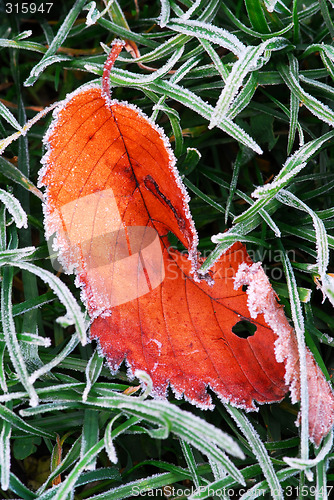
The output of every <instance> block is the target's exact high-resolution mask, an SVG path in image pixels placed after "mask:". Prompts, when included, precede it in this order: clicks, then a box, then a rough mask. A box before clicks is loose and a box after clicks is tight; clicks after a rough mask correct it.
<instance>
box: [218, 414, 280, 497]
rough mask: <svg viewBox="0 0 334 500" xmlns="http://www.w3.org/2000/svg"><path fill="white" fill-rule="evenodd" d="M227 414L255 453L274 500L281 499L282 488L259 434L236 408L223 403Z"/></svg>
mask: <svg viewBox="0 0 334 500" xmlns="http://www.w3.org/2000/svg"><path fill="white" fill-rule="evenodd" d="M225 408H226V409H227V411H228V412H229V414H230V415H231V416H232V417H233V419H234V420H235V422H236V423H237V425H238V427H239V428H240V430H241V431H242V433H243V434H244V436H245V437H246V439H247V442H248V443H249V445H250V446H251V448H252V451H253V453H254V454H255V456H256V458H257V461H258V464H259V465H260V466H261V469H262V472H263V475H264V477H265V478H266V479H267V481H268V485H269V487H270V492H271V496H272V498H273V499H275V500H283V498H284V497H283V490H282V487H281V485H280V482H279V480H278V477H277V475H276V473H275V470H274V467H273V465H272V463H271V460H270V458H269V455H268V452H267V450H266V449H265V447H264V444H263V443H262V441H261V439H260V437H259V435H258V434H257V432H256V430H255V429H254V427H253V426H252V424H251V423H250V421H249V420H248V418H247V417H246V416H245V415H244V414H243V413H242V412H241V411H239V410H238V409H237V408H233V407H232V406H230V405H225Z"/></svg>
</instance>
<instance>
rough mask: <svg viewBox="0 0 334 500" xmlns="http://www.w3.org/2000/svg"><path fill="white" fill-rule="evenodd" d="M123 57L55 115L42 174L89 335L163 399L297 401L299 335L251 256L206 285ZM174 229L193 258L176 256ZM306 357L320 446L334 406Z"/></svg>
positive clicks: (182, 202) (162, 148)
mask: <svg viewBox="0 0 334 500" xmlns="http://www.w3.org/2000/svg"><path fill="white" fill-rule="evenodd" d="M121 48H122V44H121V43H116V44H114V46H113V49H112V51H111V54H110V56H109V57H108V60H107V63H106V66H105V70H104V75H103V85H102V89H101V88H100V87H97V86H89V87H86V88H84V89H81V90H78V91H76V92H74V93H73V94H71V95H70V96H69V97H68V98H67V100H66V101H65V103H63V104H62V106H60V107H59V109H58V110H57V113H56V115H55V119H54V122H53V124H52V126H51V127H50V129H49V132H48V134H47V136H46V142H47V145H48V153H47V154H46V156H45V158H44V164H45V168H44V169H43V171H42V172H41V184H42V185H45V186H47V194H46V200H47V201H46V208H45V226H46V232H47V237H49V236H51V234H52V233H54V232H56V233H57V239H56V245H58V248H59V250H60V252H59V254H60V259H61V261H62V263H63V265H64V267H65V269H66V270H67V271H68V272H72V271H73V269H75V272H76V274H77V284H78V285H80V286H81V287H82V294H83V299H84V300H85V302H86V304H87V306H88V308H89V312H90V314H91V317H92V318H93V319H94V321H93V323H92V327H91V336H92V338H96V339H97V340H98V341H99V343H100V346H101V349H102V352H103V353H104V354H105V356H106V357H107V359H108V362H109V364H110V367H111V369H112V370H114V371H115V370H117V369H118V367H119V365H120V364H121V363H122V361H123V360H124V359H126V361H127V363H128V365H129V367H130V369H131V372H132V374H133V373H134V371H135V370H136V369H141V370H145V371H146V372H147V373H148V374H149V375H150V376H151V378H152V381H153V388H154V393H155V395H158V396H163V397H165V396H166V391H167V388H168V386H169V385H170V386H171V387H172V388H173V390H174V391H175V393H176V395H177V396H181V395H182V394H183V395H184V396H185V397H186V399H188V400H189V401H191V402H192V403H195V404H197V405H199V406H201V407H208V406H210V405H211V397H210V396H209V395H208V393H207V388H208V387H210V388H211V389H212V390H214V391H215V392H216V394H217V395H218V396H219V397H220V398H221V399H222V400H224V401H230V402H231V403H233V404H234V405H237V406H240V407H243V408H247V409H254V408H255V405H254V401H258V402H260V403H264V402H272V401H279V400H281V399H282V398H283V397H284V394H285V393H286V391H287V389H288V386H292V388H293V398H294V399H298V396H299V394H298V383H299V372H298V352H297V350H296V343H295V338H294V333H293V330H292V329H291V327H289V324H288V322H287V320H286V318H285V316H284V313H283V311H282V309H281V308H280V307H279V305H278V304H277V301H276V297H275V296H274V292H273V291H272V289H271V286H270V284H269V282H268V280H267V281H266V282H264V278H266V277H265V275H264V274H263V275H262V274H261V272H260V274H258V275H257V279H256V280H255V281H254V279H253V278H254V275H255V274H256V273H255V271H254V272H253V271H249V272H248V271H247V270H246V268H247V266H246V263H247V264H249V265H251V260H250V258H249V257H248V255H247V253H246V251H245V249H244V247H243V246H242V245H241V244H237V245H235V246H234V247H233V248H232V249H230V251H229V252H227V253H226V255H224V256H223V257H221V258H220V260H219V261H218V262H217V263H216V264H215V266H214V268H213V269H212V272H211V274H212V278H213V280H214V285H212V283H208V282H207V281H206V280H204V279H202V280H200V279H199V276H198V274H197V269H198V265H199V264H200V263H201V259H199V262H198V258H197V251H196V247H197V234H196V231H195V227H194V223H193V221H192V218H191V214H190V211H189V207H188V196H187V194H186V191H185V188H184V186H183V184H182V182H181V180H180V178H179V175H178V173H177V170H176V168H175V166H174V163H175V160H174V157H173V154H172V152H171V149H170V147H169V145H168V142H167V139H166V138H165V136H164V134H163V132H162V130H160V129H158V128H157V127H156V126H155V125H154V124H153V123H152V122H150V121H149V119H148V118H146V117H145V116H144V115H143V114H142V113H141V112H140V111H139V110H138V109H137V108H135V107H134V106H131V105H129V104H124V103H119V102H118V101H115V100H110V98H109V73H110V69H111V67H112V65H113V63H114V61H115V59H116V57H117V55H118V53H119V52H120V50H121ZM168 232H172V233H174V234H175V235H176V236H177V238H178V239H179V240H180V241H181V242H182V243H183V245H184V246H185V248H186V249H187V250H188V254H181V253H180V252H177V251H175V250H172V249H170V248H169V243H168V239H167V234H168ZM240 264H243V266H242V267H241V268H240V270H239V274H238V276H239V285H240V284H242V282H244V283H247V284H249V285H250V286H249V289H250V290H251V289H252V287H254V286H257V290H258V291H257V294H255V295H254V294H253V295H250V299H251V300H253V303H252V304H253V305H251V306H249V304H248V303H247V300H248V299H247V294H246V293H245V292H243V291H242V290H241V289H239V290H235V289H234V277H235V276H236V274H237V273H238V269H239V266H240ZM245 266H246V268H245ZM247 269H248V268H247ZM251 269H253V268H251ZM258 271H259V266H258V265H257V267H256V272H258ZM262 273H263V271H262ZM263 276H264V278H263ZM260 283H262V285H261V286H260ZM254 296H257V297H258V299H257V301H256V300H255V301H254ZM250 311H251V312H250ZM262 313H264V315H263V314H262ZM273 318H274V319H273ZM275 318H276V319H275ZM277 318H279V321H277ZM241 320H244V321H248V322H251V323H253V325H255V327H256V332H255V333H254V335H250V336H248V337H247V338H240V337H239V336H238V334H237V333H234V331H236V330H235V325H236V324H238V323H239V322H240V321H241ZM275 343H276V348H275ZM275 349H276V353H275ZM308 360H309V364H310V366H311V369H312V373H313V374H314V377H315V378H314V379H313V380H317V383H318V389H317V390H318V393H319V394H320V393H321V394H323V395H324V397H326V399H325V401H326V405H327V408H328V409H329V411H328V415H326V416H325V417H324V418H322V419H321V418H320V419H319V416H318V414H317V412H314V411H313V410H312V411H313V413H311V414H310V431H311V436H312V438H313V440H314V441H315V442H316V443H319V442H320V439H321V438H322V437H323V436H324V435H325V434H326V432H327V431H328V430H329V428H330V426H331V425H332V423H333V416H331V415H333V409H334V403H333V401H334V399H333V394H332V392H331V390H330V388H329V385H328V384H327V382H326V381H325V379H324V377H323V375H322V374H321V372H320V370H319V368H318V367H317V365H316V364H315V362H314V360H313V358H312V355H311V354H310V353H308ZM313 390H314V389H313ZM313 396H314V397H313V399H312V397H311V401H312V404H313V403H314V404H316V405H317V408H318V409H320V407H321V404H322V403H321V400H320V399H319V398H318V399H317V396H316V395H315V394H314V395H313ZM316 399H317V400H316ZM322 410H323V408H322ZM330 412H332V413H331V415H330ZM319 423H320V424H321V426H322V427H321V430H315V429H316V428H317V429H320V425H318V424H319Z"/></svg>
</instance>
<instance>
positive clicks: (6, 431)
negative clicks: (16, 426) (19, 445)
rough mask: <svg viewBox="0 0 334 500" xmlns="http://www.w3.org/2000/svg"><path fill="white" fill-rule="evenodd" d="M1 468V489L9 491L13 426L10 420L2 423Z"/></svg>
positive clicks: (0, 442)
mask: <svg viewBox="0 0 334 500" xmlns="http://www.w3.org/2000/svg"><path fill="white" fill-rule="evenodd" d="M0 426H1V431H0V467H1V488H2V489H3V490H4V491H7V490H8V488H9V483H10V457H11V449H10V438H11V433H12V426H11V424H10V423H9V422H8V420H3V421H2V422H1V423H0Z"/></svg>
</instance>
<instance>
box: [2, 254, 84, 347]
mask: <svg viewBox="0 0 334 500" xmlns="http://www.w3.org/2000/svg"><path fill="white" fill-rule="evenodd" d="M8 264H10V265H15V266H17V267H19V268H20V269H24V270H26V271H28V272H30V273H33V274H35V275H36V276H39V277H40V278H41V279H42V280H43V281H44V282H45V283H48V284H49V286H50V287H51V288H52V290H53V291H54V292H55V293H56V294H57V295H58V297H59V300H60V301H61V302H62V303H63V304H64V306H65V307H66V309H67V313H68V315H69V317H70V318H72V319H73V321H74V324H75V327H76V331H77V334H78V337H79V339H80V341H81V343H82V344H83V345H85V344H86V342H87V339H86V325H85V320H84V317H83V314H82V312H81V309H80V307H79V306H78V304H77V302H76V300H75V298H74V297H73V295H72V293H71V292H70V291H69V289H68V288H67V287H66V286H65V285H64V284H63V283H62V282H61V281H60V279H59V278H58V277H57V276H55V275H53V274H52V273H50V272H49V271H46V270H45V269H41V268H39V267H37V266H35V265H34V264H30V263H29V262H15V263H11V262H8Z"/></svg>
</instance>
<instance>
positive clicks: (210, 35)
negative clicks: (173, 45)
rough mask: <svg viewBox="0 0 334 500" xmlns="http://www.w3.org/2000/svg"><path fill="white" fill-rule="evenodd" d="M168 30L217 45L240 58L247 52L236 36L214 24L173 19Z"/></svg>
mask: <svg viewBox="0 0 334 500" xmlns="http://www.w3.org/2000/svg"><path fill="white" fill-rule="evenodd" d="M168 28H169V29H171V30H174V31H179V32H181V33H182V34H186V35H189V36H195V37H196V38H199V39H200V38H203V39H204V40H208V41H209V42H212V43H216V44H218V45H219V46H220V47H224V48H225V49H227V50H230V51H231V52H233V54H235V55H236V56H239V55H240V54H241V53H242V52H243V51H244V50H245V46H244V45H243V43H242V42H241V41H240V40H239V39H238V38H237V37H236V36H235V35H233V34H232V33H229V32H228V31H226V30H223V29H221V28H217V27H216V26H213V25H212V24H208V23H204V22H201V21H191V20H187V21H181V20H179V19H174V18H173V19H171V20H170V21H169V23H168Z"/></svg>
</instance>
